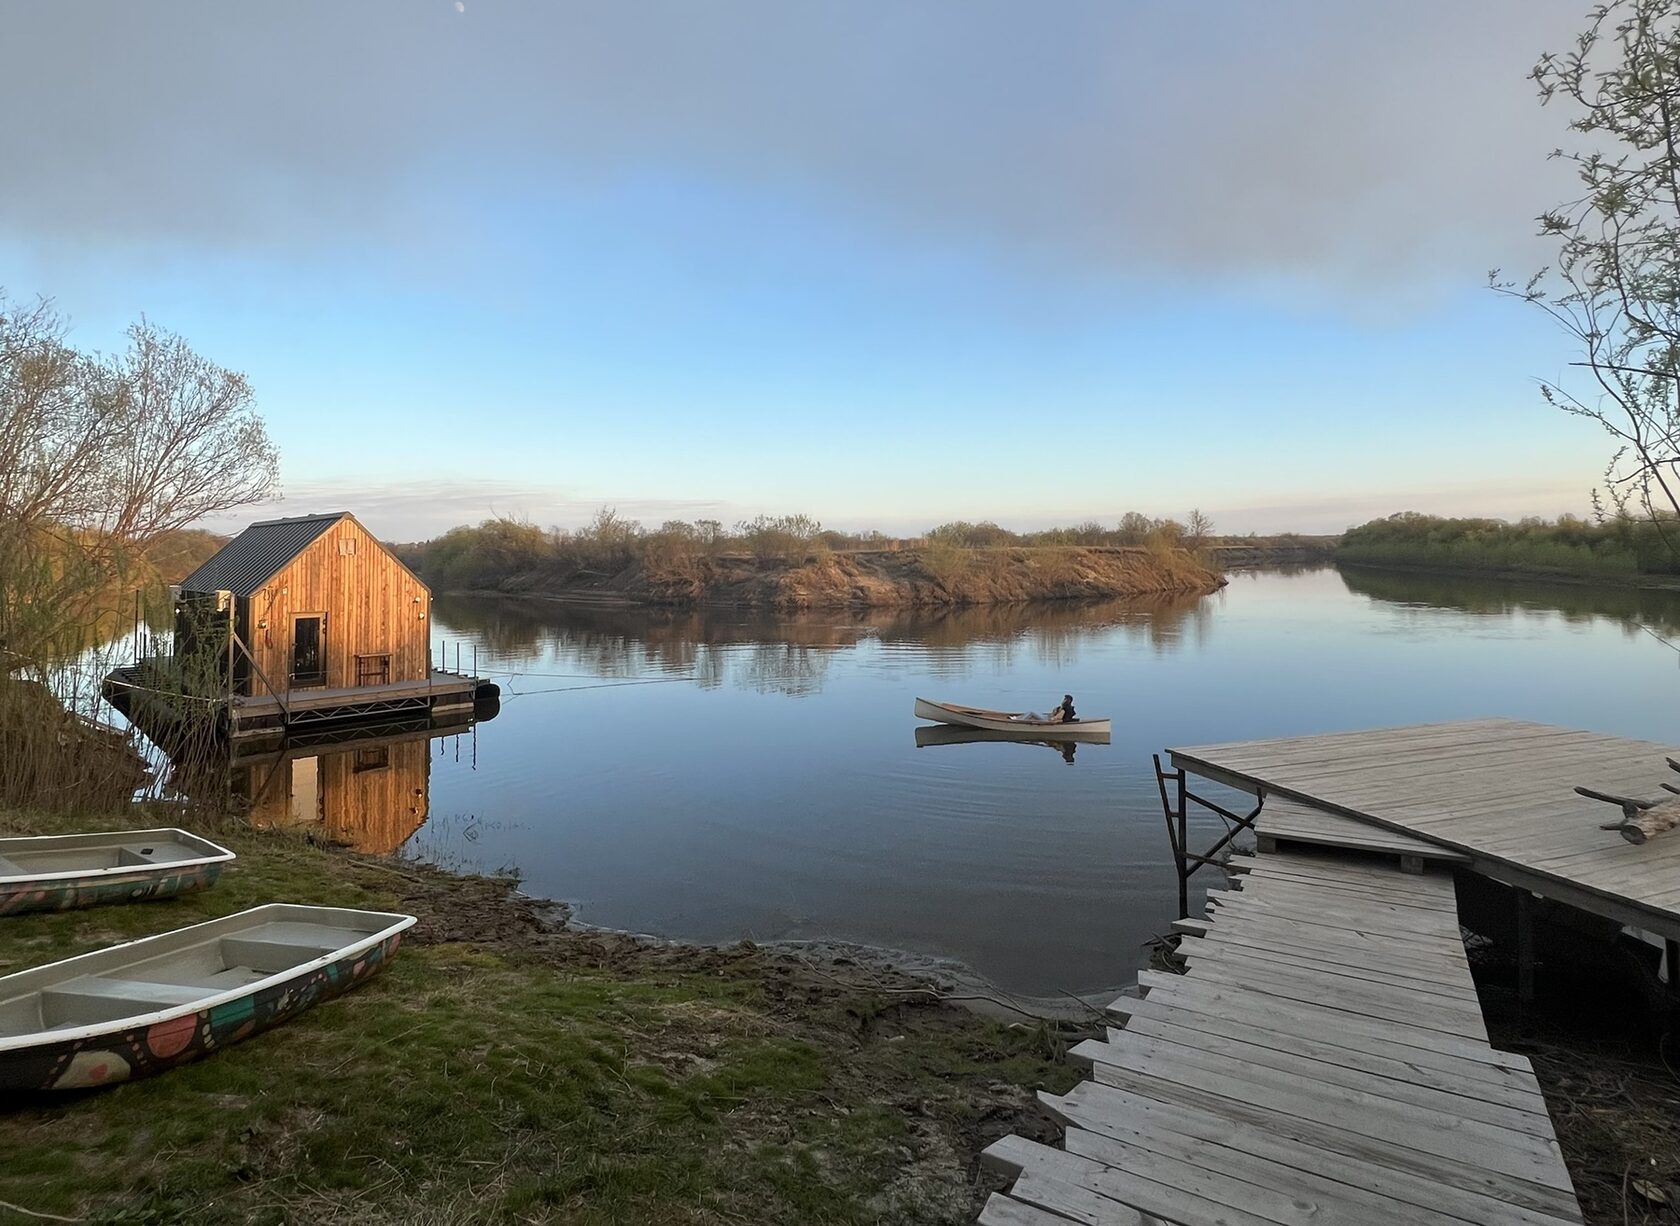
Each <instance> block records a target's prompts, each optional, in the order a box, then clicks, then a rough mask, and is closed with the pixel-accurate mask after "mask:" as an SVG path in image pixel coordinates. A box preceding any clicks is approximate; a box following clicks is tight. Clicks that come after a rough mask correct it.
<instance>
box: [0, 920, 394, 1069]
mask: <svg viewBox="0 0 1680 1226" xmlns="http://www.w3.org/2000/svg"><path fill="white" fill-rule="evenodd" d="M413 924H414V917H413V916H412V915H394V914H388V913H386V912H383V911H352V910H347V909H344V908H340V907H305V906H296V905H292V904H289V903H270V904H269V905H267V906H263V907H253V908H252V909H251V910H249V911H241V912H239V913H238V914H237V915H227V916H223V917H222V918H221V919H215V920H210V921H209V922H208V923H203V924H194V925H192V926H191V927H189V928H179V929H176V930H175V931H174V932H165V933H161V934H160V935H158V936H154V937H145V938H144V939H142V940H138V941H128V942H125V943H123V944H121V945H113V946H111V947H110V948H108V949H101V950H97V951H95V952H93V953H90V954H82V955H81V956H80V957H75V958H66V959H65V960H64V961H62V962H53V963H50V964H49V965H47V966H38V967H36V968H34V969H33V970H27V971H18V972H17V973H16V974H12V975H6V976H3V977H0V1093H5V1092H8V1091H10V1092H18V1091H33V1090H79V1089H86V1088H88V1087H90V1086H100V1085H108V1084H110V1083H112V1082H117V1081H126V1080H129V1079H130V1078H134V1077H145V1076H149V1075H150V1074H153V1073H159V1072H162V1071H163V1070H165V1069H168V1068H173V1067H174V1066H175V1065H177V1064H185V1063H187V1062H188V1061H189V1060H196V1059H198V1058H199V1057H200V1056H205V1055H209V1054H210V1053H211V1052H214V1051H219V1050H220V1049H221V1048H223V1047H226V1046H227V1045H228V1044H229V1043H236V1042H238V1041H239V1040H240V1039H243V1038H246V1037H248V1036H250V1035H253V1034H256V1033H257V1032H258V1031H260V1030H266V1029H268V1028H269V1027H270V1026H276V1025H278V1024H279V1023H281V1022H284V1021H288V1020H290V1019H291V1018H292V1017H295V1016H296V1015H297V1014H299V1013H301V1012H302V1011H303V1010H305V1009H307V1008H309V1007H310V1006H311V1005H313V1004H317V1003H319V1002H320V1001H323V1000H329V999H331V998H332V997H334V996H337V995H339V994H340V993H343V992H346V991H349V990H350V989H351V988H353V987H355V986H356V985H357V984H359V983H362V982H363V981H364V980H366V979H367V978H368V977H369V976H370V975H372V974H373V973H374V972H375V971H377V970H378V969H379V968H380V967H381V966H383V965H384V964H385V963H386V962H387V961H389V960H390V958H391V956H392V955H393V954H395V953H396V950H397V944H398V941H399V940H400V938H401V935H402V933H403V931H404V930H405V929H407V928H409V927H411V926H412V925H413Z"/></svg>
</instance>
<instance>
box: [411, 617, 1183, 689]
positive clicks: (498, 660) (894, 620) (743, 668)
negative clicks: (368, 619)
mask: <svg viewBox="0 0 1680 1226" xmlns="http://www.w3.org/2000/svg"><path fill="white" fill-rule="evenodd" d="M1215 603H1216V602H1210V601H1208V600H1206V599H1203V598H1201V597H1197V596H1192V595H1182V594H1173V595H1159V596H1145V597H1133V598H1130V599H1126V600H1109V601H1095V602H1083V601H1079V602H1076V601H1069V602H1063V603H1056V604H1038V605H992V606H985V607H974V608H962V609H933V610H926V609H918V610H902V609H871V610H838V611H824V612H812V613H800V614H776V613H771V612H767V611H755V610H741V609H683V610H675V609H651V608H646V607H640V606H626V605H621V604H617V603H573V602H561V601H550V600H538V599H528V598H527V599H509V598H506V597H484V596H440V597H438V598H437V600H436V602H435V613H436V617H437V620H438V621H439V622H440V623H442V624H446V625H447V626H448V627H449V628H450V630H451V632H459V633H464V634H467V635H469V636H471V638H472V639H473V641H474V642H475V643H476V644H477V646H478V649H479V657H478V658H479V665H480V670H481V671H496V670H499V671H497V675H498V676H505V677H508V678H510V679H511V681H512V685H511V687H510V692H511V693H512V694H514V695H518V694H520V693H530V692H533V691H544V690H552V689H560V688H566V687H564V686H562V685H560V684H559V683H560V682H565V681H583V680H588V679H598V680H631V679H647V678H650V677H652V678H657V677H680V678H682V679H684V680H690V681H693V682H694V683H695V684H696V685H698V686H700V687H702V688H705V689H716V688H722V687H726V686H727V687H731V688H737V689H743V690H750V691H752V692H755V693H760V694H783V695H788V696H792V697H801V696H806V695H812V694H816V693H817V692H819V691H820V690H821V689H822V688H823V685H824V683H825V681H826V679H827V677H828V675H829V670H830V668H831V666H832V665H833V662H834V660H835V658H836V656H837V654H838V653H842V652H848V651H853V650H855V649H857V648H859V647H860V646H862V645H864V644H873V645H876V646H878V647H879V648H880V653H879V657H878V659H876V660H875V661H874V664H873V666H875V667H881V668H887V669H893V668H909V667H914V668H916V669H917V670H918V671H923V672H931V673H932V674H934V675H938V676H943V677H961V676H965V675H968V674H970V673H973V672H975V671H989V670H995V669H999V668H1008V667H1009V666H1011V665H1012V664H1013V663H1014V662H1015V661H1017V660H1018V659H1019V658H1021V657H1022V655H1023V653H1025V655H1026V657H1027V658H1030V659H1032V660H1034V661H1035V662H1037V663H1040V664H1045V665H1051V666H1060V665H1062V664H1066V663H1069V662H1071V661H1073V660H1075V659H1077V658H1078V655H1079V652H1080V649H1081V647H1082V645H1084V644H1086V643H1088V642H1091V641H1093V640H1096V639H1100V638H1104V637H1107V636H1109V635H1112V634H1114V633H1115V632H1116V631H1119V632H1120V633H1122V634H1123V635H1125V636H1128V637H1136V638H1140V639H1142V640H1143V641H1145V642H1146V643H1147V644H1148V645H1149V646H1150V648H1151V649H1152V650H1153V651H1155V652H1157V653H1162V654H1164V653H1169V652H1171V651H1173V650H1176V649H1177V648H1178V647H1180V646H1181V645H1184V644H1186V643H1191V644H1194V645H1196V646H1198V647H1200V646H1202V645H1203V644H1204V643H1205V642H1206V639H1207V636H1208V634H1209V632H1210V630H1211V627H1212V624H1213V617H1214V607H1213V606H1214V604H1215ZM487 665H488V668H487Z"/></svg>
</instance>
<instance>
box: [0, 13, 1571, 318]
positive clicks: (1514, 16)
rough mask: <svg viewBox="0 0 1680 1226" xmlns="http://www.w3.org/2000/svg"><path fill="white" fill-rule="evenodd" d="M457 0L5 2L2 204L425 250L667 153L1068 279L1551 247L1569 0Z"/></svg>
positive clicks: (135, 226) (1449, 272) (914, 235)
mask: <svg viewBox="0 0 1680 1226" xmlns="http://www.w3.org/2000/svg"><path fill="white" fill-rule="evenodd" d="M453 7H454V10H455V11H454V12H450V11H449V10H447V9H444V8H442V6H439V7H437V8H433V7H431V6H420V5H413V4H411V3H408V2H407V0H365V2H363V3H357V4H354V5H345V4H342V3H339V2H338V0H312V2H311V0H305V2H303V3H294V4H288V5H267V6H250V5H226V4H222V3H219V2H213V0H176V2H174V3H163V2H161V0H160V2H159V3H154V4H146V5H135V4H131V3H128V2H127V0H105V2H104V3H102V4H101V3H89V4H75V5H65V4H42V5H28V6H21V7H18V8H17V9H16V10H15V11H13V12H10V13H9V14H8V15H7V18H6V26H7V32H6V37H5V39H4V40H3V41H0V108H3V110H4V112H5V113H6V115H7V116H8V122H7V123H6V124H5V125H3V126H0V165H5V166H7V167H8V168H10V170H9V172H8V174H7V175H6V176H5V177H4V180H3V181H0V230H3V231H5V232H10V233H12V234H15V235H19V236H23V237H25V238H27V239H30V240H33V241H35V242H38V243H41V244H46V245H51V244H54V243H56V244H60V245H64V246H67V247H74V248H75V249H76V250H78V251H83V252H85V251H86V250H88V249H89V248H97V247H98V246H100V245H101V244H119V245H129V246H141V247H151V246H161V247H163V248H165V249H169V248H171V247H174V246H182V247H191V248H193V249H195V250H203V249H208V250H212V251H218V252H221V253H224V254H227V255H230V256H252V255H256V256H272V255H275V254H280V253H284V252H286V251H287V250H289V249H305V248H307V249H311V250H319V249H320V248H321V246H322V245H323V244H329V245H330V244H377V245H383V246H389V247H392V248H394V249H397V250H399V251H401V252H402V253H403V254H405V255H408V256H423V255H424V254H425V253H426V252H427V251H428V250H432V251H437V252H443V251H453V250H456V249H458V248H459V246H460V245H461V244H462V243H463V242H468V241H471V240H470V239H468V238H465V237H463V235H470V234H471V233H472V229H473V228H472V226H471V224H470V221H471V219H470V217H466V216H452V215H450V214H451V210H452V209H468V208H470V205H468V204H467V203H465V202H464V199H463V200H455V201H453V202H452V201H451V200H450V199H448V198H447V197H448V196H449V193H448V191H446V190H443V189H442V188H440V186H439V185H440V184H441V185H456V186H465V185H468V184H473V183H482V184H489V185H492V187H493V188H494V190H497V191H518V190H522V188H521V184H524V185H535V184H544V183H546V182H558V183H560V184H561V185H563V186H565V187H567V188H569V189H578V190H589V189H591V188H592V187H599V186H601V185H603V184H611V183H612V182H613V181H615V180H616V179H618V178H620V177H622V176H625V175H632V174H635V173H637V172H638V171H640V170H641V169H643V168H646V167H649V166H658V167H678V168H681V169H682V170H683V171H685V172H686V173H689V174H692V175H696V176H701V177H709V178H714V179H717V180H719V181H723V182H727V183H730V184H734V185H740V186H742V187H743V188H744V189H750V190H761V191H765V192H769V193H777V192H787V193H792V194H794V195H796V196H797V197H799V198H801V199H807V200H815V201H821V202H822V207H824V208H826V209H829V210H832V211H833V212H834V213H835V214H836V215H838V216H839V217H840V218H842V219H843V220H844V221H845V223H846V224H850V225H853V226H856V227H858V228H859V229H860V230H863V231H866V232H880V233H882V234H886V235H891V236H899V237H902V238H907V239H909V240H912V241H926V240H927V239H928V238H929V237H930V236H931V237H935V238H937V239H938V240H939V241H940V242H942V243H959V244H966V245H970V246H972V247H975V248H977V249H980V250H983V251H986V252H989V253H992V254H993V255H996V256H998V257H999V258H1006V259H1014V260H1026V261H1031V262H1034V263H1037V264H1042V265H1044V266H1045V267H1047V268H1050V269H1052V270H1054V271H1056V272H1057V273H1058V274H1059V275H1078V276H1084V277H1096V278H1116V277H1131V276H1135V275H1137V274H1139V273H1144V274H1154V273H1162V272H1164V273H1167V274H1169V275H1172V276H1179V277H1190V278H1200V279H1203V280H1206V281H1208V282H1210V283H1218V282H1224V281H1227V280H1229V279H1232V278H1236V279H1244V278H1247V279H1258V280H1263V281H1271V282H1275V283H1277V284H1279V285H1281V286H1284V287H1286V288H1288V287H1300V286H1305V287H1307V288H1309V289H1321V288H1323V287H1329V288H1330V289H1331V290H1332V291H1333V292H1335V293H1337V294H1339V295H1341V296H1343V297H1345V298H1349V299H1358V298H1360V297H1366V296H1369V297H1375V298H1381V297H1382V296H1384V295H1389V294H1406V293H1410V292H1414V291H1415V290H1416V288H1417V287H1418V286H1420V285H1421V286H1424V287H1425V288H1426V289H1427V288H1428V287H1430V286H1433V285H1435V284H1437V283H1440V282H1442V281H1443V280H1445V281H1450V282H1451V283H1453V284H1463V283H1464V278H1465V276H1466V274H1467V272H1469V273H1474V272H1478V271H1480V270H1482V269H1485V268H1486V267H1488V266H1490V265H1492V264H1496V263H1502V262H1511V263H1513V264H1514V265H1515V266H1518V267H1527V266H1528V264H1529V263H1532V262H1535V260H1537V259H1538V258H1540V257H1539V253H1537V252H1535V251H1534V250H1533V249H1532V248H1531V247H1529V246H1528V244H1527V241H1526V239H1525V237H1524V236H1525V234H1526V232H1527V231H1528V230H1529V229H1530V222H1529V220H1528V219H1530V218H1532V217H1533V216H1534V215H1535V214H1536V213H1538V212H1539V211H1540V210H1541V209H1542V208H1543V207H1546V206H1547V205H1549V204H1551V203H1554V202H1555V201H1556V200H1557V199H1559V198H1560V196H1561V194H1562V193H1563V192H1564V191H1565V189H1566V187H1567V184H1566V183H1565V182H1564V180H1563V178H1562V170H1561V168H1560V167H1558V166H1557V165H1556V164H1551V165H1548V164H1547V163H1546V162H1545V160H1544V159H1545V154H1546V153H1547V152H1548V151H1549V150H1550V149H1551V148H1552V147H1553V146H1554V145H1556V144H1558V143H1559V142H1560V141H1561V140H1563V139H1564V137H1563V130H1564V124H1565V120H1566V116H1564V115H1562V114H1561V113H1559V112H1558V111H1557V110H1556V109H1554V110H1550V111H1543V110H1542V109H1541V108H1540V106H1539V105H1538V103H1537V101H1536V100H1535V98H1534V96H1533V91H1532V88H1531V87H1530V86H1529V85H1528V83H1527V82H1525V81H1524V79H1523V76H1524V73H1525V72H1526V70H1527V69H1528V68H1529V66H1530V65H1531V64H1532V63H1533V61H1534V59H1535V58H1536V56H1537V55H1538V54H1539V53H1540V52H1541V51H1543V50H1547V49H1557V48H1560V47H1562V46H1564V45H1566V43H1567V42H1568V41H1569V38H1570V36H1571V34H1572V33H1573V32H1574V31H1575V30H1576V29H1577V28H1578V26H1579V25H1580V22H1581V16H1580V9H1581V7H1582V5H1581V3H1580V0H1483V2H1480V3H1477V4H1475V5H1465V4H1462V3H1459V2H1456V0H1412V2H1411V3H1407V4H1404V5H1368V4H1347V3H1345V2H1342V0H1272V2H1270V3H1267V4H1263V5H1261V4H1253V3H1249V2H1247V0H1224V2H1222V3H1210V4H1203V5H1198V6H1188V5H1180V4H1148V5H1146V4H1137V3H1131V4H1118V3H1113V2H1112V0H1069V2H1068V3H1065V4H1058V5H1056V6H1054V7H1053V8H1051V9H1048V10H1047V9H1044V8H1041V7H1036V6H1027V5H1020V4H1017V3H1013V2H1006V0H923V2H920V3H913V4H899V5H886V6H861V7H860V6H855V5H826V6H813V5H788V4H784V3H781V2H780V0H737V2H736V3H731V4H723V5H696V4H692V3H688V2H687V0H667V2H666V3H658V2H657V0H650V3H648V4H644V5H621V4H612V3H607V2H596V3H579V4H571V5H564V6H562V5H550V4H546V3H538V2H536V0H529V2H527V3H515V2H510V3H507V4H502V5H497V6H486V7H484V8H482V9H480V10H475V12H474V20H473V21H472V22H471V23H464V22H457V21H454V20H453V17H454V16H456V15H457V14H458V13H459V12H460V11H461V10H462V8H463V6H462V5H460V4H456V5H454V6H453ZM542 224H543V219H542V217H541V216H540V215H539V216H535V217H533V218H532V219H531V221H530V225H531V226H532V227H533V232H535V231H536V229H537V228H540V227H541V225H542Z"/></svg>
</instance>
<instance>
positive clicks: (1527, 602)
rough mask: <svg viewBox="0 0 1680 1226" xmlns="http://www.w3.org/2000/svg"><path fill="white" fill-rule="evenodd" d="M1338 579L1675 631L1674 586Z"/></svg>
mask: <svg viewBox="0 0 1680 1226" xmlns="http://www.w3.org/2000/svg"><path fill="white" fill-rule="evenodd" d="M1339 569H1340V573H1341V577H1342V582H1343V583H1345V584H1346V585H1347V590H1348V591H1349V592H1352V593H1353V594H1355V595H1358V596H1368V597H1370V598H1371V599H1373V600H1381V601H1384V602H1387V603H1390V604H1398V605H1408V606H1411V607H1414V608H1417V607H1422V608H1432V609H1456V610H1459V611H1460V612H1464V613H1475V614H1480V615H1483V616H1486V617H1490V618H1502V617H1509V616H1511V615H1513V614H1517V613H1523V612H1548V613H1557V614H1560V615H1561V616H1562V617H1563V620H1564V621H1566V622H1569V623H1572V624H1575V625H1588V624H1590V623H1592V622H1595V621H1613V622H1619V623H1621V624H1622V625H1624V626H1625V627H1626V628H1627V630H1628V632H1629V633H1630V634H1640V633H1642V631H1641V630H1640V627H1641V626H1648V627H1650V628H1651V629H1652V630H1654V631H1656V632H1657V633H1659V634H1663V635H1668V636H1676V635H1680V591H1665V590H1661V589H1650V588H1636V587H1613V586H1588V585H1586V584H1572V583H1545V582H1540V581H1513V580H1505V579H1488V578H1478V577H1474V576H1465V575H1439V574H1427V573H1419V572H1412V571H1385V570H1371V569H1367V568H1365V567H1359V566H1346V567H1341V568H1339Z"/></svg>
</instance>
